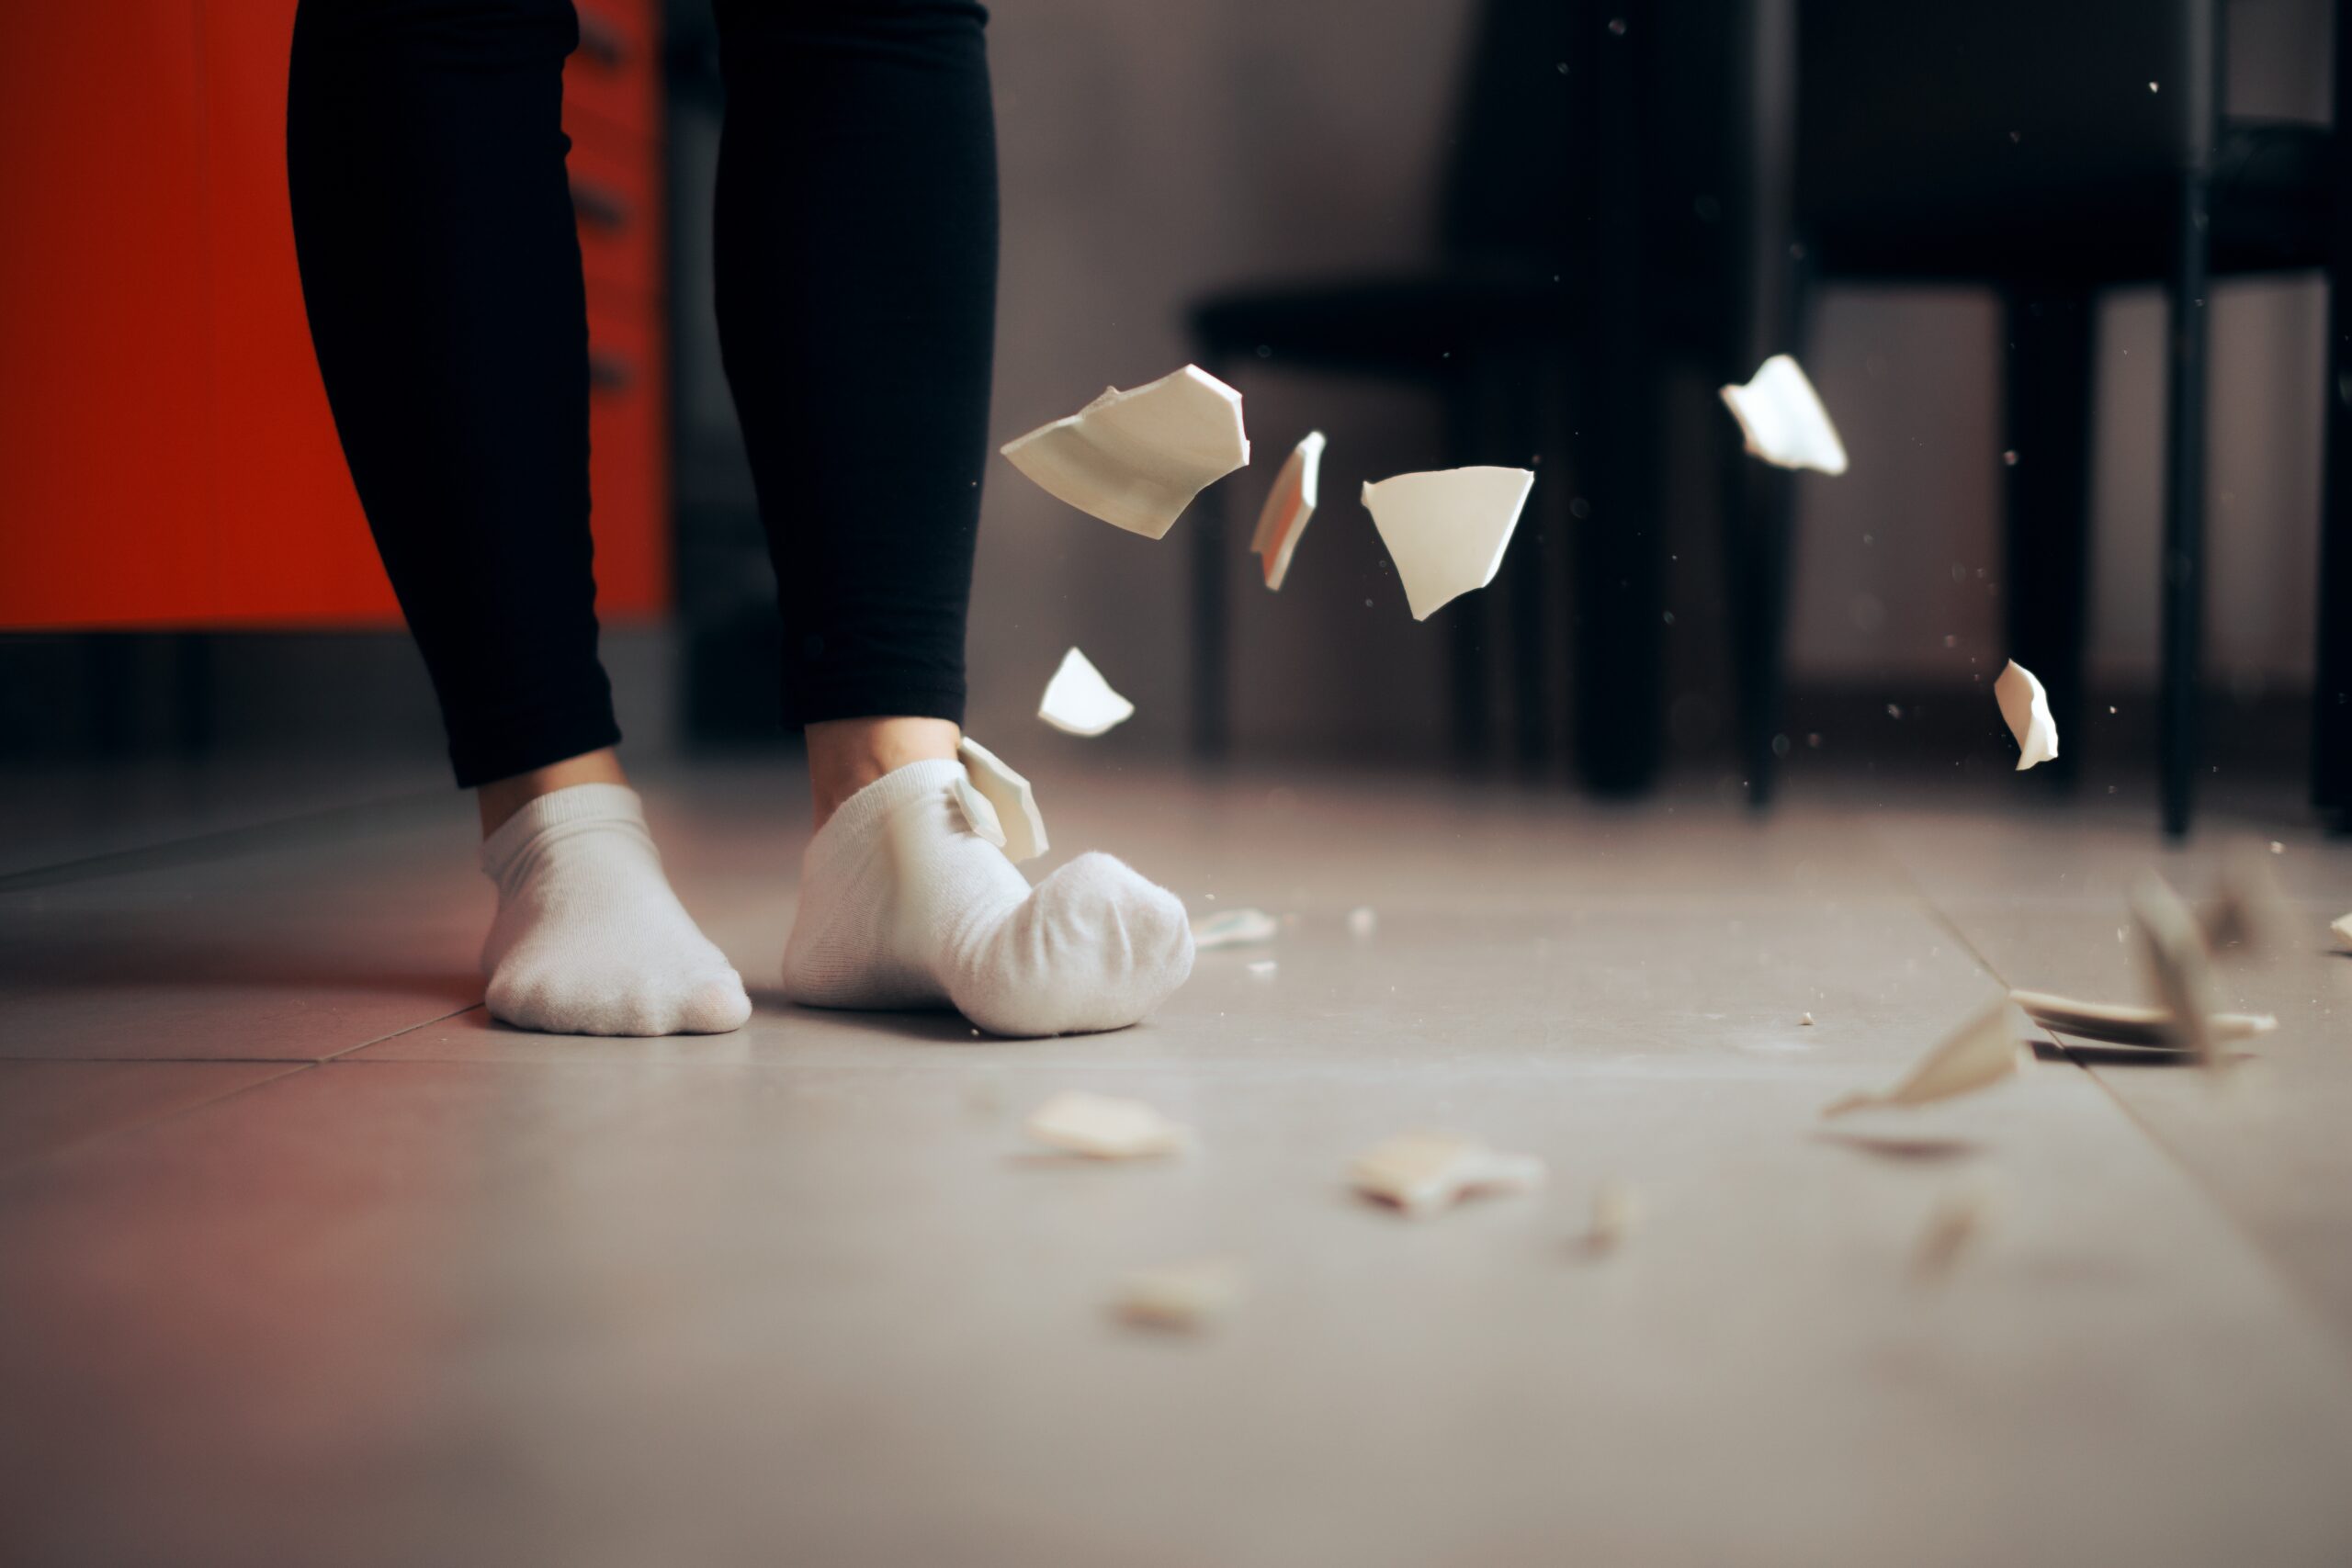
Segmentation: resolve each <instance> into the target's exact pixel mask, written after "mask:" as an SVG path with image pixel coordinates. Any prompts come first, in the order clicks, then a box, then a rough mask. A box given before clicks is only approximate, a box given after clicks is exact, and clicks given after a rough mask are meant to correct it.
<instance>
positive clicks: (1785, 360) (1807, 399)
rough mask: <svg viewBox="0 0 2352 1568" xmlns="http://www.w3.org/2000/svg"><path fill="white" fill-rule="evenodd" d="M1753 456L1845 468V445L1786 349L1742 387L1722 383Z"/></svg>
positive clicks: (1782, 463) (1828, 470) (1779, 463)
mask: <svg viewBox="0 0 2352 1568" xmlns="http://www.w3.org/2000/svg"><path fill="white" fill-rule="evenodd" d="M1721 390H1722V393H1723V400H1724V407H1726V408H1728V409H1730V410H1731V416H1732V418H1734V419H1736V420H1737V421H1738V422H1739V434H1741V435H1742V436H1743V437H1744V438H1746V440H1747V450H1748V452H1749V454H1750V455H1751V456H1754V457H1761V458H1763V459H1764V461H1766V462H1768V463H1770V464H1771V465H1772V466H1773V467H1774V468H1812V469H1815V470H1816V471H1817V472H1820V473H1825V474H1842V473H1844V472H1845V471H1846V445H1845V443H1844V442H1842V441H1840V440H1838V427H1837V426H1836V425H1834V424H1832V423H1829V411H1828V410H1827V409H1826V408H1825V407H1823V406H1822V402H1821V394H1820V393H1819V392H1816V391H1815V390H1814V389H1813V383H1812V381H1810V380H1808V379H1807V378H1806V377H1805V373H1804V367H1802V366H1800V365H1799V364H1798V363H1797V362H1796V361H1795V360H1794V359H1792V358H1791V357H1790V356H1789V355H1785V354H1776V355H1772V357H1771V358H1770V359H1768V360H1766V361H1765V362H1764V363H1763V365H1762V366H1760V367H1758V369H1757V372H1756V374H1755V375H1754V376H1752V377H1750V378H1748V380H1747V385H1746V386H1744V387H1724V388H1723V389H1721Z"/></svg>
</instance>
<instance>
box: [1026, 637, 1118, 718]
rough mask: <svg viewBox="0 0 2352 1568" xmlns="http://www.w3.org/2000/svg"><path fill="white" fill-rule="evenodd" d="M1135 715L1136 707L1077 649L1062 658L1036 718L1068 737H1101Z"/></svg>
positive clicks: (1040, 703) (1047, 687) (1047, 683)
mask: <svg viewBox="0 0 2352 1568" xmlns="http://www.w3.org/2000/svg"><path fill="white" fill-rule="evenodd" d="M1135 711H1136V705H1135V704H1133V703H1131V702H1129V701H1127V699H1126V698H1125V697H1123V696H1121V695H1119V694H1118V693H1116V692H1114V691H1113V690H1112V689H1111V682H1108V681H1105V680H1104V679H1103V671H1100V670H1097V669H1096V668H1094V661H1093V660H1090V659H1088V658H1087V657H1086V655H1084V654H1082V653H1080V652H1079V650H1078V649H1074V648H1073V649H1070V650H1069V652H1068V653H1065V654H1063V655H1062V662H1061V668H1060V669H1058V670H1057V671H1054V678H1053V679H1052V680H1050V681H1048V682H1046V694H1045V696H1044V697H1042V698H1041V699H1039V701H1038V703H1037V716H1038V717H1039V718H1042V719H1044V720H1045V721H1046V723H1047V724H1050V725H1052V726H1053V727H1054V728H1056V729H1058V730H1060V731H1061V732H1062V733H1063V734H1065V735H1086V736H1094V735H1100V734H1102V733H1103V731H1104V730H1107V729H1110V728H1113V727H1114V726H1115V725H1121V724H1125V722H1126V721H1127V720H1128V719H1129V718H1130V717H1131V716H1134V714H1135Z"/></svg>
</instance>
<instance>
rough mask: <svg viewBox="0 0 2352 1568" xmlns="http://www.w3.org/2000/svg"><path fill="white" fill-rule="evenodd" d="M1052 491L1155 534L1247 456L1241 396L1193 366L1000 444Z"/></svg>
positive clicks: (1109, 519) (1131, 529)
mask: <svg viewBox="0 0 2352 1568" xmlns="http://www.w3.org/2000/svg"><path fill="white" fill-rule="evenodd" d="M1000 450H1001V451H1002V452H1003V453H1004V455H1005V457H1007V458H1008V459H1010V460H1011V462H1012V466H1013V467H1014V468H1019V469H1020V470H1021V471H1022V472H1023V473H1024V474H1026V475H1028V476H1029V477H1030V478H1031V479H1034V480H1035V481H1036V483H1037V485H1038V486H1039V488H1041V489H1043V490H1044V491H1046V494H1048V495H1051V496H1053V497H1055V498H1056V499H1057V500H1061V501H1066V502H1069V504H1070V505H1072V506H1075V507H1077V508H1078V509H1079V510H1080V512H1083V513H1086V514H1087V515H1088V516H1090V517H1100V518H1101V519H1102V520H1103V522H1105V523H1108V524H1110V525H1112V526H1114V527H1117V528H1125V530H1126V531H1127V532H1128V533H1130V534H1141V535H1142V536H1144V537H1145V538H1147V539H1157V538H1159V537H1160V536H1162V535H1164V534H1166V533H1167V532H1168V530H1169V528H1170V526H1171V525H1173V524H1174V523H1175V521H1176V519H1177V518H1178V517H1179V516H1180V515H1182V513H1183V511H1184V508H1185V507H1187V506H1189V505H1191V504H1192V501H1193V497H1194V496H1195V495H1198V494H1199V493H1200V492H1201V491H1203V490H1204V488H1206V487H1207V486H1208V485H1210V484H1212V483H1214V482H1215V481H1216V480H1217V479H1223V478H1224V477H1225V476H1226V475H1227V474H1229V473H1231V472H1233V470H1234V469H1236V468H1240V467H1242V466H1243V465H1244V464H1246V463H1248V462H1249V461H1250V438H1249V437H1248V436H1247V435H1245V434H1242V430H1241V394H1240V393H1238V392H1237V391H1235V390H1234V389H1232V388H1230V387H1228V386H1227V385H1226V384H1225V383H1224V382H1222V381H1220V380H1218V379H1217V378H1216V377H1214V376H1212V375H1210V374H1209V373H1208V372H1207V371H1205V370H1203V369H1202V368H1201V367H1199V366H1197V365H1187V366H1185V367H1184V368H1182V370H1179V371H1177V372H1175V373H1174V374H1173V375H1170V376H1162V377H1161V378H1159V380H1157V381H1154V382H1152V383H1151V384H1150V385H1149V386H1148V387H1137V388H1136V389H1135V390H1133V391H1131V392H1123V391H1121V390H1119V389H1117V388H1116V387H1113V388H1111V389H1108V390H1106V391H1105V392H1103V395H1102V396H1101V397H1099V398H1097V399H1095V400H1093V401H1092V402H1091V403H1089V404H1087V405H1086V406H1085V407H1084V408H1082V409H1080V410H1079V411H1078V412H1076V413H1074V414H1072V415H1070V416H1069V418H1068V419H1057V420H1056V421H1054V423H1051V424H1048V425H1045V426H1042V427H1040V428H1038V429H1036V430H1033V431H1031V432H1030V433H1029V434H1026V435H1024V436H1022V437H1021V438H1020V439H1019V440H1017V441H1008V442H1006V443H1005V444H1004V446H1002V447H1001V448H1000Z"/></svg>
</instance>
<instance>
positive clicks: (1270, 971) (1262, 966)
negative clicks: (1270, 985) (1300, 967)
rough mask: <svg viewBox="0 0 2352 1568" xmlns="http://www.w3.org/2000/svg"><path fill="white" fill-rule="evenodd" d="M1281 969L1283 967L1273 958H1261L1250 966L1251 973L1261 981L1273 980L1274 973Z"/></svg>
mask: <svg viewBox="0 0 2352 1568" xmlns="http://www.w3.org/2000/svg"><path fill="white" fill-rule="evenodd" d="M1280 967H1281V965H1280V964H1276V963H1275V962H1274V961H1273V960H1272V959H1271V958H1261V959H1257V960H1255V961H1254V962H1252V963H1251V964H1250V974H1252V975H1254V976H1257V977H1258V978H1259V979H1261V980H1271V979H1272V978H1273V977H1274V971H1275V970H1276V969H1278V968H1280Z"/></svg>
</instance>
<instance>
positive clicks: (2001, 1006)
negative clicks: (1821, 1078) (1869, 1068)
mask: <svg viewBox="0 0 2352 1568" xmlns="http://www.w3.org/2000/svg"><path fill="white" fill-rule="evenodd" d="M2032 1061H2033V1050H2032V1047H2030V1046H2029V1045H2028V1044H2026V1043H2025V1042H2024V1041H2022V1040H2020V1039H2019V1038H2018V1033H2017V1031H2016V1030H2015V1029H2013V1028H2012V1027H2011V1026H2010V1023H2009V1006H2008V1002H2007V999H2006V998H2005V999H2004V1000H2002V1001H2001V1002H1999V1003H1998V1004H1996V1006H1994V1007H1992V1008H1990V1009H1988V1010H1985V1012H1983V1013H1980V1014H1979V1015H1977V1016H1976V1017H1975V1018H1973V1019H1971V1020H1969V1021H1968V1022H1966V1023H1964V1024H1962V1026H1961V1027H1960V1028H1959V1029H1957V1030H1955V1031H1954V1032H1952V1033H1951V1035H1949V1036H1947V1037H1946V1038H1945V1040H1944V1042H1943V1043H1941V1044H1939V1045H1938V1046H1937V1047H1936V1048H1935V1049H1934V1050H1932V1051H1930V1052H1928V1054H1927V1055H1924V1056H1922V1057H1920V1058H1919V1060H1918V1063H1917V1065H1916V1066H1913V1067H1912V1069H1911V1070H1910V1071H1909V1072H1907V1073H1905V1074H1904V1075H1903V1077H1901V1078H1900V1079H1898V1080H1897V1081H1896V1082H1895V1083H1894V1085H1893V1086H1892V1087H1890V1088H1888V1089H1861V1090H1858V1091H1856V1092H1855V1093H1853V1094H1849V1095H1847V1096H1846V1097H1845V1098H1844V1099H1842V1100H1834V1101H1832V1102H1831V1103H1830V1104H1828V1105H1827V1106H1825V1107H1824V1108H1823V1109H1822V1112H1821V1113H1822V1114H1823V1115H1824V1116H1843V1115H1845V1114H1846V1113H1847V1112H1848V1111H1862V1110H1868V1109H1871V1108H1872V1107H1877V1106H1913V1105H1929V1104H1933V1103H1934V1102H1935V1101H1937V1100H1950V1099H1951V1098H1952V1097H1953V1096H1955V1095H1962V1094H1973V1093H1974V1092H1975V1091H1976V1090H1978V1089H1989V1088H1991V1087H1992V1086H1993V1085H1994V1084H1996V1083H1998V1082H2000V1081H2001V1080H2002V1079H2003V1078H2007V1077H2015V1076H2016V1075H2018V1073H2021V1072H2023V1071H2025V1069H2026V1067H2027V1066H2029V1065H2030V1063H2031V1062H2032Z"/></svg>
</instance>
